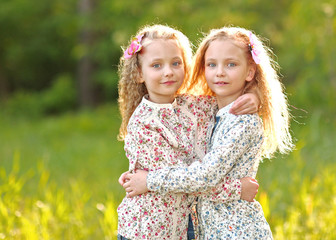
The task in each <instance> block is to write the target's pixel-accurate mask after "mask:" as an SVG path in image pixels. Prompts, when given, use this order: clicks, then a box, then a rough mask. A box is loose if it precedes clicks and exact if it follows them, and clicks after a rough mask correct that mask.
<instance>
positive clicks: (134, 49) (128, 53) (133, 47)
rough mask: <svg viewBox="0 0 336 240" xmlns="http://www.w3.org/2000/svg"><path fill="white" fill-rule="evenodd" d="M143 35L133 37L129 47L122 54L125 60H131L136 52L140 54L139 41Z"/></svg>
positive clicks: (140, 46)
mask: <svg viewBox="0 0 336 240" xmlns="http://www.w3.org/2000/svg"><path fill="white" fill-rule="evenodd" d="M143 36H144V35H143V34H142V35H139V36H137V37H135V38H134V39H133V41H132V42H131V45H130V46H129V47H128V48H127V49H126V51H125V52H124V57H125V58H126V59H128V58H131V57H132V55H134V54H136V53H137V52H140V50H141V48H142V45H141V40H142V38H143Z"/></svg>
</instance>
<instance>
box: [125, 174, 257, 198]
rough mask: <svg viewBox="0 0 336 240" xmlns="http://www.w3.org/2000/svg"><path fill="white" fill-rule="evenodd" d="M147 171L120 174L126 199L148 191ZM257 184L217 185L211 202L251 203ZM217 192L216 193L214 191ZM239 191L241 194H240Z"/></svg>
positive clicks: (245, 180)
mask: <svg viewBox="0 0 336 240" xmlns="http://www.w3.org/2000/svg"><path fill="white" fill-rule="evenodd" d="M147 175H148V171H144V170H136V171H135V173H134V174H132V173H129V172H125V173H123V174H122V176H121V177H120V179H121V178H122V177H123V179H122V181H121V180H120V179H119V183H120V184H121V185H122V186H123V187H124V189H125V191H126V192H127V197H134V196H136V195H139V194H143V193H146V192H148V191H149V189H148V188H147V182H146V179H147ZM258 188H259V184H258V183H257V181H256V180H255V179H253V178H250V177H245V178H241V179H239V180H236V179H233V180H228V181H226V182H224V183H222V184H219V185H217V188H214V189H213V192H212V201H222V202H225V201H229V200H231V201H232V200H238V199H243V200H246V201H250V202H252V201H253V199H254V198H255V196H256V195H257V193H258ZM216 190H217V191H216ZM240 190H241V193H240Z"/></svg>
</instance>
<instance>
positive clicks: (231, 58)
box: [205, 57, 238, 62]
mask: <svg viewBox="0 0 336 240" xmlns="http://www.w3.org/2000/svg"><path fill="white" fill-rule="evenodd" d="M221 60H224V61H230V60H234V61H238V59H237V58H234V57H228V58H224V59H221ZM205 61H206V62H207V61H218V59H216V58H206V59H205Z"/></svg>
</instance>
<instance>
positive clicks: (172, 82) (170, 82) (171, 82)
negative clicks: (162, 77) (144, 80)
mask: <svg viewBox="0 0 336 240" xmlns="http://www.w3.org/2000/svg"><path fill="white" fill-rule="evenodd" d="M174 83H176V81H166V82H163V84H168V85H169V84H174Z"/></svg>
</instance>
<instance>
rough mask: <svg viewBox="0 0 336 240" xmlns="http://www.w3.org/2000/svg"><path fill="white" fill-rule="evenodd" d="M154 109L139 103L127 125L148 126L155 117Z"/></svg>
mask: <svg viewBox="0 0 336 240" xmlns="http://www.w3.org/2000/svg"><path fill="white" fill-rule="evenodd" d="M154 112H155V109H154V108H152V107H150V106H149V105H147V104H145V103H143V102H141V103H140V104H139V105H138V106H137V108H136V109H135V110H134V112H133V114H132V116H131V118H130V120H129V122H128V125H129V126H130V125H139V124H141V125H145V124H148V123H149V122H150V121H151V120H152V119H153V116H154V115H155V113H154Z"/></svg>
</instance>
